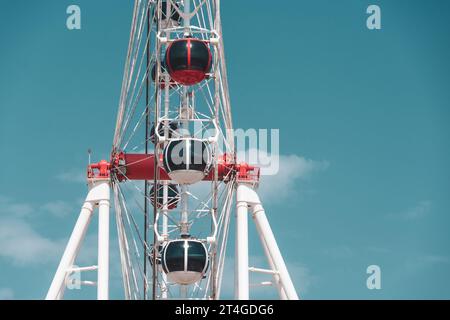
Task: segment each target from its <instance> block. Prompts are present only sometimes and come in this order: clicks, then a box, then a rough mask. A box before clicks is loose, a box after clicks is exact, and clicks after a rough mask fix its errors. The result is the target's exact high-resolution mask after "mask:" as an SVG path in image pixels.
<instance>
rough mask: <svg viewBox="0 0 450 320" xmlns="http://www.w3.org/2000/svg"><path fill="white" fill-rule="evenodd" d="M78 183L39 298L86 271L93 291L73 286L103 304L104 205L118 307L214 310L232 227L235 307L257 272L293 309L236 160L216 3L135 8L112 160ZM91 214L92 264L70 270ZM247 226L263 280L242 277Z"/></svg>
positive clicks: (246, 171)
mask: <svg viewBox="0 0 450 320" xmlns="http://www.w3.org/2000/svg"><path fill="white" fill-rule="evenodd" d="M87 182H88V189H89V191H88V194H87V197H86V200H85V202H84V204H83V206H82V209H81V212H80V215H79V218H78V220H77V222H76V225H75V227H74V229H73V232H72V235H71V237H70V239H69V242H68V244H67V247H66V249H65V252H64V254H63V257H62V258H61V261H60V264H59V267H58V269H57V271H56V274H55V276H54V279H53V281H52V283H51V286H50V289H49V291H48V293H47V297H46V298H47V299H62V298H63V296H64V291H65V289H66V287H67V285H68V284H69V283H70V281H72V280H71V275H72V274H74V273H79V272H87V271H96V272H97V274H98V278H97V282H96V283H92V282H87V281H84V282H83V281H80V284H82V285H96V286H97V298H98V299H108V298H109V273H110V272H109V258H110V257H109V255H110V254H109V247H110V229H109V225H110V214H111V213H110V206H111V203H113V206H112V208H113V209H114V210H111V212H112V211H113V212H114V220H115V225H116V228H117V237H118V246H119V252H120V262H121V276H122V280H123V287H124V296H125V298H126V299H180V298H182V299H220V298H221V292H222V287H223V282H224V265H225V258H226V256H227V244H228V243H229V239H230V233H232V230H231V228H230V225H231V220H232V219H233V218H235V225H236V230H235V242H236V244H235V254H234V257H235V258H234V260H235V261H234V263H235V298H236V299H249V298H250V289H251V287H252V286H251V285H250V283H249V273H250V272H259V273H264V274H267V275H268V277H270V278H271V281H268V282H264V283H263V285H271V286H273V287H274V288H275V290H277V291H278V294H279V297H280V298H281V299H298V296H297V293H296V290H295V288H294V286H293V283H292V280H291V278H290V275H289V272H288V270H287V268H286V265H285V262H284V260H283V257H282V255H281V252H280V250H279V248H278V246H277V242H276V240H275V237H274V234H273V232H272V230H271V228H270V225H269V222H268V220H267V217H266V214H265V211H264V208H263V206H262V203H261V201H260V199H259V197H258V194H257V192H256V189H257V185H258V183H259V168H257V167H255V166H252V165H249V164H247V163H244V162H238V161H237V159H236V150H235V144H234V133H233V125H232V113H231V107H230V98H229V94H228V83H227V70H226V62H225V55H224V43H223V38H222V27H221V19H220V0H184V1H175V0H167V1H156V0H153V1H152V0H135V5H134V10H133V18H132V24H131V32H130V40H129V45H128V52H127V57H126V62H125V69H124V76H123V82H122V89H121V95H120V102H119V108H118V113H117V121H116V128H115V132H114V139H113V145H112V151H111V158H110V159H109V160H108V161H106V160H102V161H100V162H98V163H93V164H89V165H88V169H87ZM111 200H113V201H111ZM95 209H98V219H99V223H98V263H97V265H94V266H88V267H77V266H76V258H77V255H78V252H79V250H80V248H81V245H82V242H83V239H84V237H85V234H86V231H87V228H88V225H89V223H90V221H91V219H92V217H93V216H94V212H95ZM249 216H251V217H252V218H253V220H254V222H255V226H256V230H257V232H258V235H259V238H260V240H261V244H262V249H263V251H264V254H265V256H266V258H267V263H268V265H269V266H270V268H269V269H262V268H258V267H250V266H249V245H248V220H249ZM142 222H143V223H142ZM230 280H231V279H230ZM225 281H226V280H225Z"/></svg>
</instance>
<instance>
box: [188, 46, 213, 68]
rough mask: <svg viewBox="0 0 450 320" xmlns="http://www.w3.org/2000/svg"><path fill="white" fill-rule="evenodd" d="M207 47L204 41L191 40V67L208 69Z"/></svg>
mask: <svg viewBox="0 0 450 320" xmlns="http://www.w3.org/2000/svg"><path fill="white" fill-rule="evenodd" d="M208 65H209V49H208V47H207V46H206V44H205V43H203V42H200V41H191V69H192V70H201V71H206V72H207V71H209V70H207V69H208Z"/></svg>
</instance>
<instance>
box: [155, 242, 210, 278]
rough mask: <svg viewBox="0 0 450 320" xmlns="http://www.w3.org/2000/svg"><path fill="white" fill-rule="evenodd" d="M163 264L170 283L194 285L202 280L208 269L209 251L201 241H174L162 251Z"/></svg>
mask: <svg viewBox="0 0 450 320" xmlns="http://www.w3.org/2000/svg"><path fill="white" fill-rule="evenodd" d="M161 263H162V268H163V270H164V272H165V273H166V274H167V278H168V280H169V281H170V282H175V283H177V284H181V285H189V284H193V283H195V282H197V281H199V280H201V279H202V278H203V276H204V275H205V273H206V271H207V269H208V265H209V258H208V250H207V249H206V247H205V245H204V244H203V243H202V242H200V241H199V240H192V239H179V240H172V241H169V242H168V243H167V244H166V245H165V246H164V248H163V250H162V256H161Z"/></svg>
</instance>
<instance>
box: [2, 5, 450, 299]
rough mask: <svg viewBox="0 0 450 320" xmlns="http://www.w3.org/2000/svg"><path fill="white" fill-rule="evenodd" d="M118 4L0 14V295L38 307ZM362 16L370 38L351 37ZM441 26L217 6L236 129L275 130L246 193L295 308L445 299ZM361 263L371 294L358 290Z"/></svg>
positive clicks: (393, 8) (104, 76) (406, 15)
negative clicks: (258, 197)
mask: <svg viewBox="0 0 450 320" xmlns="http://www.w3.org/2000/svg"><path fill="white" fill-rule="evenodd" d="M132 2H133V1H123V0H108V1H106V0H103V1H100V0H97V1H92V0H91V1H88V0H76V1H65V0H60V1H51V0H40V1H25V0H17V1H5V0H2V1H1V2H0V39H1V50H0V150H1V153H0V154H1V155H2V160H3V164H2V165H1V166H0V177H1V178H0V298H15V299H40V298H43V297H44V296H45V293H46V290H47V289H48V286H49V284H50V282H51V278H52V276H53V273H54V271H55V270H56V266H57V262H58V259H59V257H60V255H61V253H62V251H61V250H62V249H63V246H64V244H65V241H66V240H67V238H68V236H69V234H70V231H71V229H72V227H73V224H74V222H75V220H76V216H77V214H78V210H79V206H80V204H81V201H82V199H83V197H84V196H85V193H86V188H85V186H84V184H83V183H82V181H81V182H80V181H78V180H80V178H79V177H82V174H83V170H84V168H85V166H86V163H87V153H86V150H87V149H88V148H92V149H93V150H94V155H93V157H94V159H96V160H97V159H100V158H104V157H107V156H108V154H109V151H110V146H111V143H112V135H113V130H114V125H115V117H116V111H117V105H118V101H119V94H120V86H121V79H122V71H123V63H124V60H125V54H126V49H127V44H128V36H129V27H130V21H131V14H132ZM70 4H77V5H79V6H80V7H81V10H82V29H81V30H79V31H69V30H67V28H66V17H67V15H66V13H65V12H66V8H67V6H68V5H70ZM274 4H275V5H274ZM370 4H377V5H379V6H380V7H381V10H382V30H379V31H370V30H368V29H367V28H366V18H367V14H366V8H367V7H368V5H370ZM449 12H450V2H449V1H446V0H433V1H425V0H420V1H419V0H390V1H387V0H386V1H381V0H374V1H365V0H343V1H333V0H328V1H326V0H302V1H286V2H285V4H282V3H279V2H275V1H237V0H235V1H231V0H229V1H227V0H223V1H222V20H223V29H224V38H225V48H226V57H227V63H228V73H229V75H228V77H229V83H230V94H231V99H232V111H233V118H234V125H235V127H237V128H268V129H270V128H279V129H280V140H281V154H282V155H283V156H282V165H283V168H284V171H283V174H281V173H280V176H278V177H271V178H270V177H269V178H267V179H266V180H269V179H272V181H271V182H272V184H273V183H274V182H276V186H277V188H276V189H275V190H276V193H275V192H273V189H268V188H267V187H265V188H266V189H265V191H264V189H263V190H261V192H262V193H263V195H262V198H263V200H266V201H265V205H266V209H267V212H268V215H269V219H270V220H271V221H272V228H273V229H274V232H275V233H276V235H277V239H278V241H279V245H280V247H281V249H282V251H283V253H284V255H285V258H286V260H287V262H288V266H289V267H290V268H291V270H292V271H291V272H292V274H293V278H294V281H295V284H296V287H297V288H298V290H299V292H300V295H301V296H303V297H304V298H306V299H333V298H335V299H391V298H395V299H417V298H423V299H431V298H437V299H450V286H449V284H450V274H449V272H448V270H449V269H450V249H449V245H450V234H449V232H448V230H449V225H450V197H449V191H450V169H449V167H448V164H449V163H450V152H449V141H450V128H449V126H448V123H449V121H450V109H449V108H450V59H449V57H450V41H449V39H450V20H449V19H448V13H449ZM299 170H300V171H299ZM302 170H303V171H302ZM263 182H264V180H263ZM269 182H270V180H269ZM262 188H264V187H262ZM279 190H285V191H283V192H280V191H279ZM278 194H283V195H280V197H278ZM91 231H95V225H94V226H92V227H91ZM93 234H94V233H92V234H91V236H92V237H93ZM253 235H254V233H253ZM255 236H256V235H255ZM92 237H91V238H92ZM88 238H89V236H88ZM254 239H255V240H254V241H252V243H251V246H252V249H256V248H257V246H256V241H257V240H256V239H257V238H256V237H255V238H254ZM88 240H89V239H88ZM114 244H115V243H114ZM89 256H90V253H89V252H87V253H85V257H86V260H87V259H88V258H89ZM255 259H256V260H258V257H257V256H255ZM91 263H93V262H91ZM373 264H375V265H379V266H380V268H381V272H382V278H381V279H382V280H381V282H382V289H381V290H368V289H367V287H366V279H367V276H368V275H367V274H366V268H367V267H368V266H369V265H373ZM114 268H115V267H113V268H112V270H114ZM112 278H113V279H114V281H115V283H116V284H114V285H113V288H112V289H113V292H112V296H113V297H116V298H120V297H121V293H120V290H119V289H120V283H119V282H118V281H117V275H115V276H112ZM87 292H88V294H90V295H92V294H93V291H92V289H87ZM70 295H71V297H74V298H77V297H82V295H81V294H80V293H78V292H76V293H72V292H71V293H70ZM260 296H262V297H263V296H264V297H265V295H263V294H262V295H260ZM258 297H259V296H258Z"/></svg>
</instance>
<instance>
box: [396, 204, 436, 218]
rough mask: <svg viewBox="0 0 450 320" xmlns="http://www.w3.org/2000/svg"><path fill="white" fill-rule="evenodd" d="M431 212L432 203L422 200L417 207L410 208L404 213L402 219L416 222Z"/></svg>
mask: <svg viewBox="0 0 450 320" xmlns="http://www.w3.org/2000/svg"><path fill="white" fill-rule="evenodd" d="M430 212H431V201H428V200H422V201H420V202H419V203H418V204H417V205H415V206H414V207H412V208H409V209H408V210H406V211H405V212H403V213H402V217H403V218H404V219H406V220H415V219H420V218H424V217H425V216H427V215H428V214H429V213H430Z"/></svg>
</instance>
